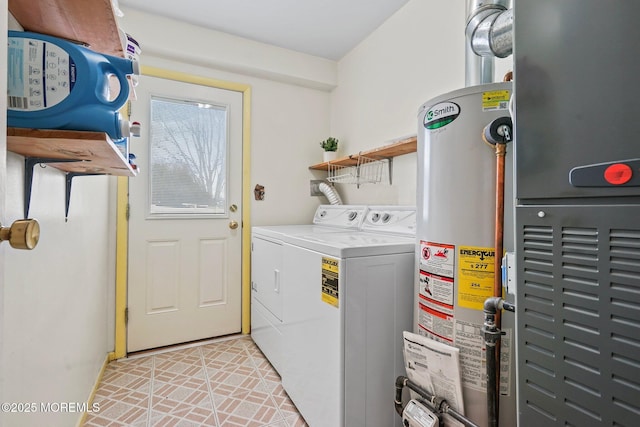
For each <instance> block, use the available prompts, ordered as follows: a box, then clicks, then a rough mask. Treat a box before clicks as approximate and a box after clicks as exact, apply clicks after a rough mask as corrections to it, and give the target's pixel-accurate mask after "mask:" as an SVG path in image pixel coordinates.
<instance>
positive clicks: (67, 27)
mask: <svg viewBox="0 0 640 427" xmlns="http://www.w3.org/2000/svg"><path fill="white" fill-rule="evenodd" d="M8 7H9V12H11V14H12V15H13V16H14V17H15V18H16V20H17V21H18V22H19V23H20V25H22V26H23V27H24V29H25V30H26V31H32V32H36V33H42V34H48V35H52V36H55V37H60V38H65V39H69V40H73V41H78V42H82V43H85V44H87V45H88V47H90V48H91V49H92V50H94V51H96V52H100V53H104V54H107V55H112V56H117V57H120V58H122V57H124V52H123V50H122V44H121V42H120V35H119V33H118V26H117V24H116V17H115V14H114V12H113V7H112V5H111V0H82V1H78V0H39V1H36V0H32V1H24V0H9V3H8ZM7 149H8V150H9V151H12V152H14V153H16V154H20V155H23V156H25V157H27V158H32V159H65V160H70V159H75V160H79V161H77V162H65V163H47V164H48V165H49V166H52V167H54V168H57V169H60V170H62V171H65V172H75V173H90V174H109V175H122V176H135V175H136V174H137V171H135V170H134V169H133V168H132V167H131V165H130V164H129V159H125V158H124V156H123V155H122V154H121V153H120V150H118V148H117V147H116V146H115V144H114V143H113V142H112V141H111V139H110V138H109V137H108V136H107V135H106V134H105V133H102V132H84V131H71V130H37V129H22V128H8V129H7Z"/></svg>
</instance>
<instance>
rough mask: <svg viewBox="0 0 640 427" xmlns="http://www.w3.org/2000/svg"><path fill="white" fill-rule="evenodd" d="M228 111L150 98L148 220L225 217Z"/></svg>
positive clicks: (214, 106) (189, 102)
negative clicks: (159, 218) (150, 218)
mask: <svg viewBox="0 0 640 427" xmlns="http://www.w3.org/2000/svg"><path fill="white" fill-rule="evenodd" d="M227 129H228V111H227V107H226V106H222V105H212V104H204V103H199V102H195V101H184V100H176V99H167V98H159V97H152V98H151V141H150V148H149V149H150V153H149V154H150V155H149V158H150V160H151V162H150V168H151V171H150V173H151V175H150V176H151V179H150V186H151V188H150V190H151V191H150V192H149V194H150V197H151V200H150V206H149V213H150V216H151V217H154V216H156V217H162V218H167V217H172V216H173V217H176V218H183V217H185V216H227V200H228V194H227V190H228V185H227V153H228V151H229V150H228V140H229V138H228V131H227Z"/></svg>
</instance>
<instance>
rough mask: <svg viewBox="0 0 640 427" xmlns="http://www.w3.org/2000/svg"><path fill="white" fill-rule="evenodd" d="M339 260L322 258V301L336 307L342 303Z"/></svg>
mask: <svg viewBox="0 0 640 427" xmlns="http://www.w3.org/2000/svg"><path fill="white" fill-rule="evenodd" d="M338 276H339V265H338V260H337V259H334V258H329V257H322V301H323V302H326V303H327V304H330V305H332V306H334V307H338V305H339V302H340V288H339V283H338Z"/></svg>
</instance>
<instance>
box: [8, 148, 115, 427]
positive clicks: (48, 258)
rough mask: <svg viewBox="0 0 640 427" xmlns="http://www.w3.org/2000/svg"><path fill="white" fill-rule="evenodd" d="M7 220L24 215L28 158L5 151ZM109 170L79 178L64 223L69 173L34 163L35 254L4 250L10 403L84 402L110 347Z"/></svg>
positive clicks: (49, 421) (17, 421) (29, 417)
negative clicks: (38, 233)
mask: <svg viewBox="0 0 640 427" xmlns="http://www.w3.org/2000/svg"><path fill="white" fill-rule="evenodd" d="M7 157H8V158H7V175H8V179H7V194H6V217H7V218H11V219H16V218H22V217H23V212H22V205H23V203H22V191H23V175H22V173H23V158H22V157H21V156H17V155H15V154H12V153H9V154H8V156H7ZM114 179H115V178H112V177H105V176H97V177H79V178H74V182H73V191H72V195H71V208H70V211H69V221H68V222H66V223H65V221H64V199H65V180H64V174H63V173H62V172H60V171H57V170H54V169H52V168H45V169H43V168H41V167H39V166H36V167H35V171H34V180H33V193H32V197H31V209H30V213H29V216H30V217H32V218H36V219H37V220H38V221H39V223H40V228H41V236H40V241H39V243H38V246H37V247H36V248H35V249H34V250H32V251H19V250H14V249H9V250H7V251H6V253H5V268H4V281H5V286H4V312H3V318H2V328H3V335H4V337H3V354H2V360H1V363H2V366H3V368H4V369H3V370H4V372H3V376H2V388H3V391H4V400H5V401H8V402H44V403H52V402H79V403H80V402H86V400H87V398H88V397H89V393H90V391H91V389H92V387H93V384H94V382H95V379H96V375H97V374H98V372H99V371H100V368H101V367H102V364H103V362H104V360H105V357H106V355H107V353H108V351H109V350H110V349H109V348H108V346H107V341H108V330H107V327H106V325H105V323H106V318H107V290H108V288H109V287H110V286H113V284H112V283H108V281H107V278H108V277H109V272H110V270H112V269H113V265H111V264H109V262H108V261H109V259H110V257H109V253H108V251H109V249H110V248H109V241H110V239H109V236H110V235H111V234H113V233H114V230H113V229H108V216H109V215H113V214H114V213H113V211H112V209H111V207H110V206H109V200H108V188H109V182H110V180H114ZM5 415H6V419H5V424H4V425H23V426H37V425H48V426H61V427H62V426H70V425H74V424H75V423H76V422H77V420H78V419H79V417H80V415H81V414H79V413H66V414H64V413H60V414H51V413H49V414H46V413H42V412H40V411H38V413H35V414H11V415H9V414H5Z"/></svg>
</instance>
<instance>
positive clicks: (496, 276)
mask: <svg viewBox="0 0 640 427" xmlns="http://www.w3.org/2000/svg"><path fill="white" fill-rule="evenodd" d="M506 154H507V144H506V143H497V144H496V213H495V214H496V218H495V239H494V240H495V242H494V243H495V257H494V262H493V296H494V297H498V298H502V253H503V252H504V243H503V241H504V171H505V156H506ZM495 326H496V328H497V329H501V327H502V322H501V316H500V311H498V312H497V313H496V315H495ZM495 358H496V383H495V384H496V425H499V424H498V419H499V414H500V410H499V409H500V405H499V404H500V340H498V341H497V342H496V348H495Z"/></svg>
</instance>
